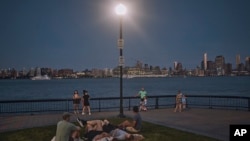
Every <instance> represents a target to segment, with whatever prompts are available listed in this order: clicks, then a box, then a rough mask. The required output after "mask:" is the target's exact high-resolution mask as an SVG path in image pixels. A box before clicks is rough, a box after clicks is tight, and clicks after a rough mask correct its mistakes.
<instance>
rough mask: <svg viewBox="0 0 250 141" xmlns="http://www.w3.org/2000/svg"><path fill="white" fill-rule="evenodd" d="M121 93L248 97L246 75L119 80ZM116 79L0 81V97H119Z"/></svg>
mask: <svg viewBox="0 0 250 141" xmlns="http://www.w3.org/2000/svg"><path fill="white" fill-rule="evenodd" d="M123 80H124V81H123V95H124V96H134V95H135V94H136V93H137V92H138V91H139V90H140V88H141V87H144V88H145V89H146V90H147V92H148V95H174V94H176V92H177V90H179V89H180V90H182V92H183V93H184V94H192V95H223V96H225V95H228V96H247V97H250V77H187V78H182V77H177V78H175V77H172V78H132V79H123ZM119 82H120V81H119V78H108V79H62V80H49V81H32V80H0V100H14V99H48V98H71V97H72V94H73V91H74V90H78V91H79V92H80V94H81V95H82V90H83V89H87V90H88V91H89V94H90V96H91V97H107V96H117V97H119V92H120V88H119V87H120V85H119Z"/></svg>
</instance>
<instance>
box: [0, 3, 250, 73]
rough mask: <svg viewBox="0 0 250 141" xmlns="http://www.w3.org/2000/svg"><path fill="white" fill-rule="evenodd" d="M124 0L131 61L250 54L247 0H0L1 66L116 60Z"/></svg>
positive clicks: (79, 66)
mask: <svg viewBox="0 0 250 141" xmlns="http://www.w3.org/2000/svg"><path fill="white" fill-rule="evenodd" d="M120 2H122V3H123V4H124V5H126V6H127V10H128V11H127V14H126V16H125V17H124V26H123V37H124V40H125V44H124V50H123V55H124V57H125V65H126V66H133V65H135V63H136V61H137V60H140V61H141V62H143V63H147V64H149V65H153V66H160V67H167V68H169V67H173V62H174V61H178V62H181V63H182V64H183V67H185V68H187V69H191V68H195V67H196V66H197V65H200V62H201V61H202V58H203V54H204V53H205V52H206V53H207V54H208V60H212V61H214V58H215V57H216V56H218V55H223V56H224V57H225V59H226V62H227V63H232V64H233V67H235V56H236V55H237V54H240V55H241V61H242V62H243V63H244V59H245V57H247V56H250V1H249V0H1V1H0V19H1V22H0V49H1V51H0V69H3V68H16V69H22V68H23V67H25V68H31V67H51V68H55V69H61V68H73V69H74V70H84V69H87V68H88V69H91V68H100V69H102V68H114V67H116V66H117V65H118V58H119V50H118V48H117V44H116V43H117V39H118V37H119V17H118V16H117V15H116V14H115V12H114V8H115V6H116V5H117V4H118V3H120Z"/></svg>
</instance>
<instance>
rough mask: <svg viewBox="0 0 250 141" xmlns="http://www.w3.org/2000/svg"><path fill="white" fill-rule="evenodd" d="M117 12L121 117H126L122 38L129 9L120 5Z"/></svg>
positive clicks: (116, 9)
mask: <svg viewBox="0 0 250 141" xmlns="http://www.w3.org/2000/svg"><path fill="white" fill-rule="evenodd" d="M115 12H116V14H117V15H118V16H119V18H120V37H119V39H118V42H117V46H118V49H119V50H120V56H119V67H120V114H119V117H124V114H123V94H122V93H123V84H122V83H123V82H122V79H123V70H122V69H123V66H124V57H123V54H122V51H123V46H124V40H123V37H122V20H123V15H125V14H126V12H127V8H126V7H125V6H124V5H123V4H119V5H117V6H116V7H115Z"/></svg>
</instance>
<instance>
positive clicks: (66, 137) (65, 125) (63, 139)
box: [55, 112, 81, 141]
mask: <svg viewBox="0 0 250 141" xmlns="http://www.w3.org/2000/svg"><path fill="white" fill-rule="evenodd" d="M70 116H71V114H70V113H68V112H64V113H63V116H62V118H63V119H62V120H61V121H59V122H58V123H57V128H56V138H55V141H71V140H74V138H79V134H80V129H81V128H80V127H79V126H75V125H74V124H72V123H70V122H69V121H70Z"/></svg>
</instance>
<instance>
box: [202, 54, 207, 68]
mask: <svg viewBox="0 0 250 141" xmlns="http://www.w3.org/2000/svg"><path fill="white" fill-rule="evenodd" d="M203 62H204V70H207V53H204V58H203Z"/></svg>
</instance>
